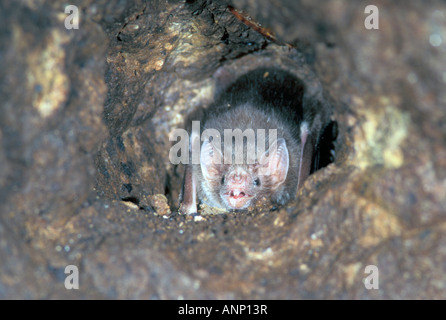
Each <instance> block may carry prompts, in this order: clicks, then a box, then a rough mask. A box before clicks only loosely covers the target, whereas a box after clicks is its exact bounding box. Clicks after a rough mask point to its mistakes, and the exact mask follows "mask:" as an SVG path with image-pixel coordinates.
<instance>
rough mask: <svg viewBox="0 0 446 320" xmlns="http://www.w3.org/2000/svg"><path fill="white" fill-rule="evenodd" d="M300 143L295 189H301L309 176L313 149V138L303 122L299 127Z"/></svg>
mask: <svg viewBox="0 0 446 320" xmlns="http://www.w3.org/2000/svg"><path fill="white" fill-rule="evenodd" d="M300 141H301V149H300V158H299V177H298V180H297V181H298V182H297V189H299V188H300V187H302V185H303V184H304V182H305V180H306V179H307V178H308V176H309V175H310V171H311V164H312V160H313V152H314V149H315V146H314V143H315V142H314V137H313V136H312V135H311V134H310V131H309V129H308V124H307V123H306V122H303V123H302V125H301V126H300Z"/></svg>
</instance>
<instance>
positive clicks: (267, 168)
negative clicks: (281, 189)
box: [259, 138, 290, 188]
mask: <svg viewBox="0 0 446 320" xmlns="http://www.w3.org/2000/svg"><path fill="white" fill-rule="evenodd" d="M259 163H260V175H266V176H269V177H270V179H271V183H272V185H273V188H277V187H278V186H280V185H281V184H282V183H283V182H285V179H286V176H287V174H288V168H289V165H290V157H289V155H288V148H287V146H286V142H285V139H283V138H280V139H277V140H276V141H275V142H274V143H273V144H272V145H271V146H270V147H269V149H268V151H266V152H265V153H264V154H263V155H262V156H261V157H260V159H259Z"/></svg>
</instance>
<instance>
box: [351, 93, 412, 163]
mask: <svg viewBox="0 0 446 320" xmlns="http://www.w3.org/2000/svg"><path fill="white" fill-rule="evenodd" d="M364 103H365V102H364V101H363V100H362V99H361V98H359V97H355V98H354V99H353V104H357V105H358V106H359V107H358V108H355V110H357V112H358V113H359V118H360V119H361V120H360V121H359V124H358V125H357V127H356V130H355V141H356V143H355V146H356V153H355V155H354V157H353V159H352V163H353V164H354V165H355V166H358V167H360V168H362V169H364V168H367V167H369V166H373V165H377V164H380V165H384V167H386V168H399V167H401V166H402V165H403V162H404V156H403V152H402V143H403V141H404V140H405V138H406V137H407V135H408V127H409V124H410V118H409V115H408V114H407V113H405V112H402V111H401V110H399V109H398V108H396V107H395V106H394V105H393V104H392V101H390V100H389V99H388V98H386V97H383V98H381V99H380V100H379V101H378V105H377V106H375V107H372V106H370V107H364V106H362V107H361V105H363V104H364Z"/></svg>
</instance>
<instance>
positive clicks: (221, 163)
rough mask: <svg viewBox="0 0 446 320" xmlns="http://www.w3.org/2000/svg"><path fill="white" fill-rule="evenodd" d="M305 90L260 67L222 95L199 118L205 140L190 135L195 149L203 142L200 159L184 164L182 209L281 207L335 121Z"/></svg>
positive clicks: (280, 72)
mask: <svg viewBox="0 0 446 320" xmlns="http://www.w3.org/2000/svg"><path fill="white" fill-rule="evenodd" d="M305 88H306V87H305V84H304V83H303V81H301V80H300V79H298V78H297V77H296V76H294V75H292V74H291V73H289V72H287V71H284V70H281V69H278V68H260V69H255V70H253V71H250V72H248V73H246V74H244V75H242V76H240V77H239V78H238V79H236V80H235V81H234V82H232V83H231V84H230V85H229V86H227V87H226V88H225V89H223V90H221V92H220V93H219V94H217V96H216V98H215V101H214V103H213V104H212V105H211V106H210V107H209V108H208V109H207V110H206V112H205V115H204V116H203V119H201V122H200V124H201V133H202V134H201V139H200V136H199V133H198V134H197V133H195V134H194V133H192V135H191V136H190V146H191V150H192V149H193V148H192V146H195V147H196V146H197V145H198V146H200V144H201V148H199V149H200V151H199V152H200V156H199V159H200V160H199V164H193V163H191V164H187V165H186V168H185V174H184V181H183V189H182V192H181V196H180V202H181V205H180V212H181V213H184V214H192V213H196V212H197V205H198V204H199V203H205V204H207V205H209V206H211V207H218V208H222V209H226V210H239V209H246V208H248V207H249V206H251V205H253V204H254V203H255V202H256V201H257V200H259V199H262V198H264V197H265V198H267V199H270V200H271V201H272V202H273V203H276V204H279V205H283V204H285V203H286V202H287V201H288V200H289V199H291V198H293V197H294V196H295V194H296V191H297V189H298V188H300V187H301V186H302V185H303V183H304V181H305V179H306V178H307V177H308V175H309V174H310V172H311V171H312V170H313V169H314V168H313V167H312V166H313V165H314V164H312V163H313V160H314V159H315V158H317V157H315V155H316V153H317V152H318V143H319V140H320V137H321V133H322V132H323V131H324V130H325V128H326V127H327V126H328V124H329V123H330V121H331V120H330V116H331V109H330V107H329V105H325V104H324V103H322V102H320V101H319V100H317V99H315V98H314V97H307V93H306V89H305ZM259 129H260V130H259ZM274 130H276V131H274ZM253 132H254V137H253V136H252V133H253ZM237 134H238V138H237V137H236V136H237ZM237 145H238V146H240V145H241V148H239V149H237ZM262 145H263V146H264V147H262ZM195 149H196V148H195ZM192 151H193V150H192Z"/></svg>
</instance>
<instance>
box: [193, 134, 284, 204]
mask: <svg viewBox="0 0 446 320" xmlns="http://www.w3.org/2000/svg"><path fill="white" fill-rule="evenodd" d="M276 143H277V145H276V144H274V150H276V152H271V154H269V153H270V151H271V149H272V148H270V150H269V151H267V152H265V154H263V155H261V156H259V158H258V159H256V161H255V164H221V163H220V164H219V163H218V162H217V163H215V161H214V160H215V158H214V157H215V155H216V153H217V152H218V151H216V150H214V148H213V147H212V146H211V143H210V142H204V143H203V146H202V149H201V157H200V165H201V172H202V175H203V177H204V179H205V181H206V184H207V186H208V187H209V188H208V192H210V193H212V195H214V196H218V197H220V200H221V201H220V202H221V203H222V204H223V205H224V206H225V207H226V208H227V209H230V210H231V209H235V210H237V209H246V208H248V207H249V206H251V205H252V204H254V203H255V201H256V200H257V199H261V198H263V197H266V198H269V197H270V196H271V194H272V193H273V192H275V191H276V190H277V189H278V187H279V186H280V185H281V184H282V183H283V182H284V181H285V179H286V177H287V173H288V167H289V155H288V149H287V147H286V143H285V140H284V139H278V140H277V142H276ZM218 155H219V158H220V159H222V158H223V155H222V154H218ZM211 198H212V197H211Z"/></svg>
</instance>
